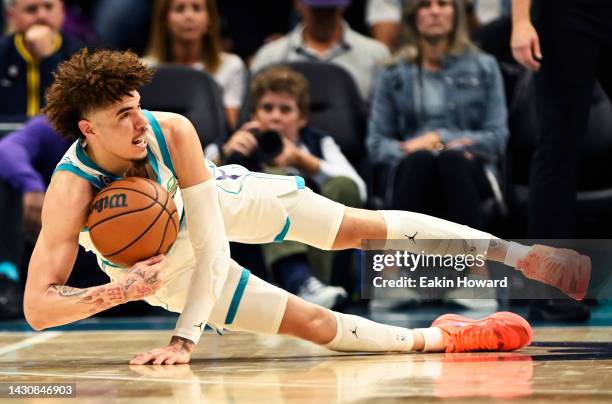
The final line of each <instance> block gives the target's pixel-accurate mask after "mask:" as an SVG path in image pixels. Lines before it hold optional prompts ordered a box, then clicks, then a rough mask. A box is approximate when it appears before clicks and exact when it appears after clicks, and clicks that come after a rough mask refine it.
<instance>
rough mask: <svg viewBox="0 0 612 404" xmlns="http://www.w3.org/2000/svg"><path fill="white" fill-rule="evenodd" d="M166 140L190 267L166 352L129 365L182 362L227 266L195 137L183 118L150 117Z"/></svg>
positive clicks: (217, 211) (213, 191) (215, 204)
mask: <svg viewBox="0 0 612 404" xmlns="http://www.w3.org/2000/svg"><path fill="white" fill-rule="evenodd" d="M155 116H156V118H157V119H158V120H159V122H160V126H161V127H162V129H163V132H164V134H165V136H166V140H167V143H168V148H169V151H170V155H171V157H172V162H173V164H174V168H175V170H176V175H177V177H178V181H179V186H180V188H181V193H182V196H183V202H184V205H185V219H186V220H187V228H188V231H189V240H190V241H191V245H192V247H193V250H194V253H195V259H196V263H195V268H194V271H193V275H192V278H191V282H190V283H189V291H188V293H187V300H186V302H185V306H184V308H183V310H182V313H181V316H180V317H179V320H178V322H177V324H176V328H175V330H174V336H173V337H172V340H171V341H170V344H169V345H168V346H167V347H166V348H161V349H154V350H152V351H149V352H145V353H142V354H140V355H138V356H136V357H135V358H134V359H132V361H131V362H130V363H131V364H138V365H142V364H146V363H149V362H152V363H153V364H156V365H157V364H167V365H170V364H174V363H186V362H188V361H189V356H190V354H191V351H192V350H193V347H194V345H195V344H197V343H198V341H199V339H200V336H201V333H202V330H203V328H204V325H205V324H206V323H207V321H208V318H209V316H210V313H211V312H212V309H213V307H214V305H215V303H216V301H217V299H218V298H219V296H220V295H221V291H222V289H223V285H224V284H225V279H226V278H227V272H228V269H229V265H230V254H229V242H228V240H227V236H226V235H225V226H224V224H223V216H222V214H221V207H220V206H219V199H218V195H217V187H216V185H215V183H214V178H213V177H212V173H211V172H210V170H208V168H207V166H206V162H205V160H204V154H203V152H202V145H201V144H200V141H199V138H198V135H197V133H196V131H195V129H194V127H193V125H192V124H191V122H189V120H187V118H184V117H182V116H180V115H176V114H169V113H159V112H156V113H155Z"/></svg>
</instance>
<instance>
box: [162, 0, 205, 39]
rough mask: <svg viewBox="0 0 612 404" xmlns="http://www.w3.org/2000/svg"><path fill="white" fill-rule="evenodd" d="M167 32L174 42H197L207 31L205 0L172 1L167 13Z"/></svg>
mask: <svg viewBox="0 0 612 404" xmlns="http://www.w3.org/2000/svg"><path fill="white" fill-rule="evenodd" d="M168 30H169V31H170V36H171V37H172V38H173V39H174V40H176V41H199V40H200V39H201V38H202V37H203V36H204V35H205V34H206V32H207V31H208V11H207V10H206V1H205V0H173V1H172V3H171V4H170V10H169V11H168Z"/></svg>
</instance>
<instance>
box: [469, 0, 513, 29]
mask: <svg viewBox="0 0 612 404" xmlns="http://www.w3.org/2000/svg"><path fill="white" fill-rule="evenodd" d="M511 1H512V0H474V7H475V13H476V16H477V18H478V21H479V22H480V24H482V25H485V24H488V23H490V22H493V21H495V20H498V19H500V18H507V17H510V14H511V13H512V3H511Z"/></svg>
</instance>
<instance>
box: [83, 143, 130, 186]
mask: <svg viewBox="0 0 612 404" xmlns="http://www.w3.org/2000/svg"><path fill="white" fill-rule="evenodd" d="M76 155H77V158H78V159H79V160H80V161H81V163H83V164H85V165H86V166H87V167H89V168H91V169H92V170H96V171H100V172H101V173H102V174H104V176H106V177H108V178H110V179H111V180H113V181H117V180H120V179H121V177H117V176H116V175H114V174H112V173H109V172H108V171H106V170H104V169H103V168H101V167H99V166H98V165H97V164H96V163H94V162H93V161H92V160H91V159H90V158H89V156H88V155H87V153H85V150H83V146H81V144H80V143H77V147H76Z"/></svg>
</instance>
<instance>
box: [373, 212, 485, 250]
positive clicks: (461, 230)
mask: <svg viewBox="0 0 612 404" xmlns="http://www.w3.org/2000/svg"><path fill="white" fill-rule="evenodd" d="M379 212H380V213H381V214H382V215H383V218H384V219H385V222H386V224H387V243H386V244H385V249H390V250H391V249H395V250H405V251H408V252H411V253H415V254H422V253H425V254H441V255H446V254H451V255H457V254H468V253H469V254H474V255H476V254H482V255H486V254H487V251H488V249H489V243H490V240H491V239H493V238H495V237H494V236H492V235H491V234H489V233H485V232H483V231H480V230H476V229H472V228H471V227H468V226H464V225H461V224H458V223H454V222H450V221H448V220H443V219H439V218H436V217H433V216H428V215H423V214H421V213H414V212H406V211H402V210H381V211H379Z"/></svg>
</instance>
